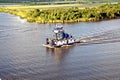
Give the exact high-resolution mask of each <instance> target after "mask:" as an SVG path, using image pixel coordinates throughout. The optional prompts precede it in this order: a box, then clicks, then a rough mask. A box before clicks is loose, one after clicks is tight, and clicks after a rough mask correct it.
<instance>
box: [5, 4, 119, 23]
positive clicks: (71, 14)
mask: <svg viewBox="0 0 120 80" xmlns="http://www.w3.org/2000/svg"><path fill="white" fill-rule="evenodd" d="M3 12H8V13H11V14H14V15H18V16H20V17H21V18H26V19H27V20H28V21H29V22H38V23H57V22H60V23H66V22H83V21H85V22H86V21H100V20H105V19H114V18H119V17H120V3H119V4H105V5H102V6H99V7H93V8H84V9H80V8H79V7H73V8H56V9H46V10H42V9H29V10H28V9H26V10H17V9H15V10H10V9H3Z"/></svg>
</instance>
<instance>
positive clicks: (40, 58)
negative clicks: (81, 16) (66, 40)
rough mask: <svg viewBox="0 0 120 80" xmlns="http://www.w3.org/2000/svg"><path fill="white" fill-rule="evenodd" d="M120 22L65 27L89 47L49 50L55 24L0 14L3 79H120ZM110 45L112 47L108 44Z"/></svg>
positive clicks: (76, 24)
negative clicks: (46, 43)
mask: <svg viewBox="0 0 120 80" xmlns="http://www.w3.org/2000/svg"><path fill="white" fill-rule="evenodd" d="M119 22H120V19H115V20H109V21H101V22H89V23H85V22H83V23H75V24H63V27H64V29H65V31H66V32H68V33H70V34H72V35H73V36H74V37H75V38H79V37H81V38H82V39H83V40H85V41H86V42H87V43H89V45H88V44H83V45H81V44H78V45H76V46H71V47H66V48H55V49H48V48H45V47H43V46H42V44H44V43H45V39H46V37H51V38H52V37H53V36H52V35H53V32H52V29H53V28H54V27H55V24H37V23H28V22H26V21H24V20H21V19H19V18H18V17H16V16H13V15H10V14H5V13H0V78H1V79H2V80H119V79H120V77H119V75H120V67H119V66H120V54H119V53H120V49H119V47H120V28H119V25H120V23H119ZM106 43H109V44H106Z"/></svg>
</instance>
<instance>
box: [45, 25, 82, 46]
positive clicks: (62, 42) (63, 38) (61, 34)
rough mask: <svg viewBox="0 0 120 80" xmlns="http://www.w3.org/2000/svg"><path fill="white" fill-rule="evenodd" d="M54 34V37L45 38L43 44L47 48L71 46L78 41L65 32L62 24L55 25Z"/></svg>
mask: <svg viewBox="0 0 120 80" xmlns="http://www.w3.org/2000/svg"><path fill="white" fill-rule="evenodd" d="M53 32H54V34H55V38H54V39H50V38H46V44H43V46H45V47H47V48H60V47H65V46H71V45H73V44H75V43H79V42H80V41H77V40H75V39H74V38H73V37H72V35H70V34H68V33H65V31H64V30H63V27H62V26H57V27H55V28H54V30H53Z"/></svg>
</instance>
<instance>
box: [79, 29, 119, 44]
mask: <svg viewBox="0 0 120 80" xmlns="http://www.w3.org/2000/svg"><path fill="white" fill-rule="evenodd" d="M81 40H82V41H83V42H84V43H87V44H103V43H113V42H120V29H117V30H110V31H107V32H102V33H99V34H94V35H90V36H87V37H82V38H81Z"/></svg>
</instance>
